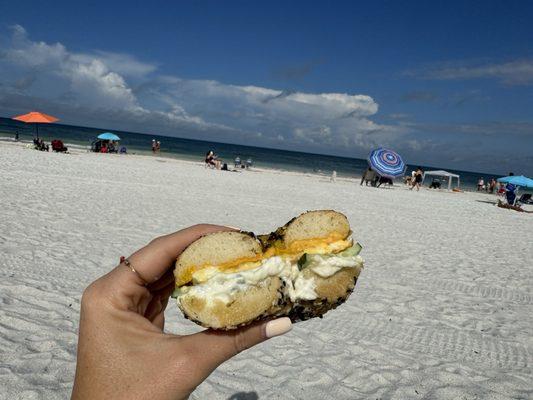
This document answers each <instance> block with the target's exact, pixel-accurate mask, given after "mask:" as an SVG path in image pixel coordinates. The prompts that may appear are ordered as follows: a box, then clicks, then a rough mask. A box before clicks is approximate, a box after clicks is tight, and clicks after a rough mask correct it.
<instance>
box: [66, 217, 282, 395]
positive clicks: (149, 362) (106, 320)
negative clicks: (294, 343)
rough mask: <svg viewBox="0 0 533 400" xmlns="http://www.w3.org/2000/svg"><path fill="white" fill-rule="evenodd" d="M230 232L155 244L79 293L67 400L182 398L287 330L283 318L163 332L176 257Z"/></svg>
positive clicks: (196, 230)
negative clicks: (225, 366)
mask: <svg viewBox="0 0 533 400" xmlns="http://www.w3.org/2000/svg"><path fill="white" fill-rule="evenodd" d="M231 230H232V228H228V227H225V226H217V225H207V224H205V225H196V226H192V227H190V228H187V229H183V230H181V231H178V232H175V233H172V234H170V235H166V236H162V237H159V238H157V239H156V240H152V241H151V242H150V243H149V244H148V245H146V246H145V247H143V248H142V249H140V250H138V251H136V252H135V253H133V254H132V255H131V256H129V257H128V258H122V260H121V262H120V263H119V264H118V266H116V267H115V269H113V270H112V271H110V272H108V273H106V274H105V275H104V276H102V277H101V278H99V279H97V280H96V281H94V282H93V283H91V284H90V285H89V286H88V287H87V288H86V289H85V291H84V292H83V295H82V297H81V307H80V318H79V329H78V332H79V336H78V352H77V360H76V374H75V377H74V385H73V388H72V396H71V399H72V400H81V399H113V398H119V397H120V398H121V399H122V398H123V399H139V398H152V399H187V398H189V395H190V394H191V393H192V392H193V390H194V389H196V387H197V386H198V385H200V384H201V383H202V382H203V381H204V380H205V379H207V377H208V376H209V375H210V374H211V373H212V372H213V371H214V370H215V369H216V368H218V367H219V366H220V365H221V364H222V363H223V362H225V361H227V360H229V359H230V358H232V357H234V356H235V355H237V354H239V353H241V352H243V351H245V350H246V349H249V348H251V347H253V346H255V345H257V344H259V343H261V342H264V341H266V340H268V339H270V338H272V337H275V336H279V335H283V334H285V333H287V332H289V331H290V330H291V328H292V324H291V321H290V319H289V318H287V317H284V318H278V319H272V320H269V321H258V322H257V323H255V324H252V325H249V326H246V327H243V328H239V329H235V330H231V331H217V332H213V331H211V330H204V331H201V332H197V333H193V334H186V335H176V334H172V333H167V332H165V329H164V328H165V315H164V312H165V308H166V306H167V303H168V301H169V298H170V294H171V293H172V291H173V290H174V286H175V282H174V276H173V274H172V269H173V266H174V263H175V262H176V258H177V257H178V256H179V255H180V253H181V252H182V251H183V250H184V249H185V248H187V246H189V245H190V244H191V243H192V242H194V241H195V240H196V239H198V238H200V237H202V236H204V235H207V234H209V233H213V232H219V231H231ZM272 349H273V348H272Z"/></svg>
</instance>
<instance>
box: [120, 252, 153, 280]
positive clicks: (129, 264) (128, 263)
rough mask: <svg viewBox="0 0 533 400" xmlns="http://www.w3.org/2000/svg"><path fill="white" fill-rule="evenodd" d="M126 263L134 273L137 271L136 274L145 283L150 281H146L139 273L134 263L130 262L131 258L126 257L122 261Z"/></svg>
mask: <svg viewBox="0 0 533 400" xmlns="http://www.w3.org/2000/svg"><path fill="white" fill-rule="evenodd" d="M122 262H123V263H124V265H125V266H126V267H128V268H129V269H130V270H131V271H132V272H133V273H135V275H137V276H138V277H139V279H140V280H141V281H143V283H144V285H145V286H146V285H148V282H146V280H145V279H144V278H143V277H142V276H141V274H139V273H138V272H137V270H136V269H135V268H134V267H133V265H132V263H131V262H130V260H128V259H127V258H125V259H124V261H122Z"/></svg>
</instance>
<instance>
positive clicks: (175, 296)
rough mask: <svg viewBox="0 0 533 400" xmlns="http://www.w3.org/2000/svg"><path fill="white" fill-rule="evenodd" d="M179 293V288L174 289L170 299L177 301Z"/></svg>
mask: <svg viewBox="0 0 533 400" xmlns="http://www.w3.org/2000/svg"><path fill="white" fill-rule="evenodd" d="M180 293H181V291H180V289H179V288H176V289H174V291H173V292H172V294H171V295H170V297H172V298H173V299H177V298H178V296H179V295H180Z"/></svg>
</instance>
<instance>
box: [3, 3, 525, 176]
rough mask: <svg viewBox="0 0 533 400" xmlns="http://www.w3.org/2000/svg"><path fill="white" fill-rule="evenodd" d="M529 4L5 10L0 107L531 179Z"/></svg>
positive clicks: (15, 6) (86, 122) (42, 6)
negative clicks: (377, 152) (390, 156)
mask: <svg viewBox="0 0 533 400" xmlns="http://www.w3.org/2000/svg"><path fill="white" fill-rule="evenodd" d="M532 20H533V2H529V1H512V0H508V1H490V0H487V1H464V0H463V1H430V2H428V1H409V2H399V1H372V2H362V1H357V2H356V1H346V2H343V1H335V2H315V1H268V2H255V1H224V2H222V1H188V2H185V1H181V2H162V1H151V2H135V1H131V0H130V1H128V2H122V1H113V2H109V1H106V2H99V1H89V2H72V1H61V0H56V1H53V2H37V1H33V2H30V1H25V0H18V1H16V2H1V3H0V116H3V117H11V116H14V115H17V114H21V113H25V112H27V111H30V110H39V111H43V112H46V113H49V114H52V115H55V116H57V117H59V118H60V119H61V122H62V123H65V124H73V125H82V126H93V127H102V128H108V129H117V130H130V131H134V132H140V133H148V134H160V135H167V136H177V137H185V138H194V139H205V140H213V141H219V142H227V143H239V144H246V145H255V146H262V147H271V148H281V149H286V150H298V151H307V152H313V153H321V154H332V155H341V156H348V157H357V158H365V157H366V155H367V154H368V152H369V151H370V150H371V149H373V148H375V147H379V146H384V147H389V148H392V149H395V150H397V151H398V152H399V153H400V154H401V155H402V156H403V158H404V159H405V160H406V161H407V162H408V163H409V164H422V165H433V166H439V167H445V168H453V169H462V170H470V171H481V172H489V173H495V174H502V175H505V174H507V173H508V172H509V171H513V172H514V173H515V174H526V175H533V24H532V23H531V21H532Z"/></svg>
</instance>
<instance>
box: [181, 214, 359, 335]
mask: <svg viewBox="0 0 533 400" xmlns="http://www.w3.org/2000/svg"><path fill="white" fill-rule="evenodd" d="M350 234H351V231H350V225H349V223H348V220H347V218H346V217H345V216H344V215H343V214H341V213H338V212H336V211H331V210H322V211H310V212H307V213H304V214H302V215H300V216H299V217H296V218H294V219H293V220H291V221H290V222H289V223H287V224H286V225H285V226H283V227H281V228H279V229H278V230H276V231H275V232H272V233H271V234H269V235H261V236H258V237H256V236H255V235H253V234H251V233H246V232H216V233H212V234H208V235H206V236H203V237H201V238H200V239H198V240H196V241H195V242H193V243H192V244H191V245H190V246H189V247H187V249H185V251H184V252H183V253H182V254H181V255H180V256H179V258H178V259H177V261H176V268H175V270H174V276H175V282H176V288H177V290H176V291H175V294H176V297H177V299H178V305H179V306H180V308H181V309H182V311H183V312H184V313H185V315H186V316H188V317H189V318H191V319H193V320H195V321H196V322H199V323H200V324H201V325H204V326H208V327H212V328H231V327H236V326H238V325H242V324H246V323H248V322H251V321H253V320H254V319H257V318H260V317H262V316H268V315H286V314H288V312H289V310H288V309H289V308H290V307H291V306H292V305H293V304H294V303H298V302H299V301H310V300H315V299H317V297H318V296H319V294H317V293H320V288H317V284H316V282H319V281H325V280H326V279H328V278H329V277H331V276H333V275H335V274H336V273H337V272H339V271H341V270H344V269H348V268H351V270H353V271H354V272H353V273H352V272H350V274H348V275H350V277H349V282H348V281H347V282H346V284H345V286H346V290H347V289H348V286H349V285H351V289H353V280H354V276H357V275H358V273H359V270H360V267H361V263H362V260H361V259H360V258H357V257H358V256H357V254H355V253H354V251H352V249H353V242H352V240H351V238H350V237H349V236H350ZM357 253H358V251H357ZM304 255H305V256H304ZM306 266H308V268H307V270H306V271H303V268H305V267H306ZM304 272H305V273H304ZM341 275H342V274H341ZM313 277H316V280H313ZM337 280H338V278H337ZM346 290H344V292H346ZM344 292H343V293H344Z"/></svg>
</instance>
